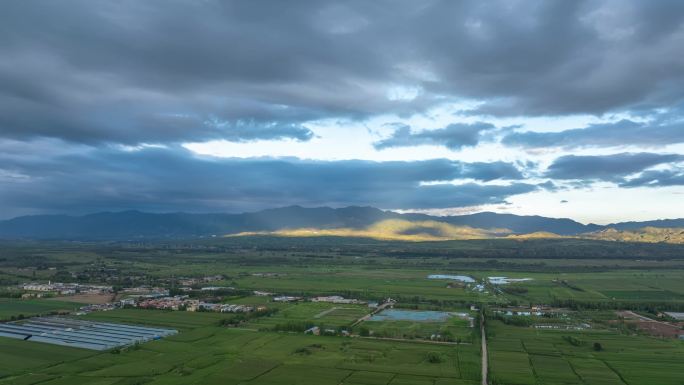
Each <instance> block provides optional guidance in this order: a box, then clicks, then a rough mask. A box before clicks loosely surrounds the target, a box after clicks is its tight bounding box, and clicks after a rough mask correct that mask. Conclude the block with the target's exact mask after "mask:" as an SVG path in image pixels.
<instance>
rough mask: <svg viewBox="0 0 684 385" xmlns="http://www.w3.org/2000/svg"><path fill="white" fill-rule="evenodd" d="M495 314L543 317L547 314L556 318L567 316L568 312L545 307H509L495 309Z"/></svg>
mask: <svg viewBox="0 0 684 385" xmlns="http://www.w3.org/2000/svg"><path fill="white" fill-rule="evenodd" d="M493 312H494V313H495V314H501V315H506V316H524V317H530V316H537V317H541V316H543V315H546V314H553V315H555V316H561V317H563V316H567V314H566V312H565V311H563V310H561V309H552V308H548V307H544V306H530V307H512V306H511V307H507V308H500V309H493Z"/></svg>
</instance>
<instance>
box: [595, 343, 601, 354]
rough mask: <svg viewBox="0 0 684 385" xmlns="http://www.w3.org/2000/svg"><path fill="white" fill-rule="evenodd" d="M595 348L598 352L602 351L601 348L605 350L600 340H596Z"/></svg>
mask: <svg viewBox="0 0 684 385" xmlns="http://www.w3.org/2000/svg"><path fill="white" fill-rule="evenodd" d="M594 350H595V351H597V352H600V351H601V350H603V346H601V343H600V342H594Z"/></svg>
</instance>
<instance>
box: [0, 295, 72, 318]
mask: <svg viewBox="0 0 684 385" xmlns="http://www.w3.org/2000/svg"><path fill="white" fill-rule="evenodd" d="M81 306H83V304H79V303H74V302H67V301H53V300H46V299H9V298H0V321H2V320H8V319H10V318H11V317H17V316H25V317H28V316H34V315H40V314H48V313H50V312H57V311H73V310H75V309H78V308H79V307H81Z"/></svg>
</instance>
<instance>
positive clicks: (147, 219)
mask: <svg viewBox="0 0 684 385" xmlns="http://www.w3.org/2000/svg"><path fill="white" fill-rule="evenodd" d="M392 220H395V222H392ZM388 221H389V222H388ZM402 221H403V222H402ZM406 222H414V223H413V224H411V225H407V224H406ZM426 223H429V225H426ZM379 224H382V225H381V226H380V225H379ZM373 226H376V227H375V228H373ZM378 226H380V227H378ZM393 226H394V227H393ZM396 226H398V227H400V228H401V229H397V228H395V227H396ZM402 226H403V227H402ZM645 226H651V227H656V228H661V227H668V228H670V227H680V226H681V227H684V219H673V220H660V221H650V222H626V223H618V224H613V225H610V226H599V225H594V224H589V225H584V224H582V223H579V222H576V221H573V220H571V219H567V218H546V217H541V216H520V215H513V214H496V213H490V212H483V213H477V214H471V215H458V216H445V217H438V216H430V215H425V214H410V213H409V214H400V213H396V212H392V211H384V210H380V209H377V208H374V207H358V206H351V207H344V208H330V207H316V208H305V207H300V206H290V207H283V208H276V209H269V210H262V211H258V212H253V213H241V214H187V213H167V214H153V213H144V212H140V211H122V212H103V213H96V214H90V215H83V216H68V215H34V216H24V217H18V218H14V219H10V220H5V221H0V238H4V239H74V240H99V239H101V240H108V239H111V240H121V239H159V238H192V237H207V236H212V235H216V236H223V235H229V234H238V233H274V232H280V233H281V234H284V233H286V232H288V231H289V232H291V233H292V231H295V230H297V231H300V232H301V231H321V230H326V231H328V230H336V232H337V233H343V232H344V231H347V232H350V231H355V232H357V233H359V232H366V233H368V232H376V233H378V232H379V233H385V235H387V234H396V233H397V231H407V232H408V233H406V234H403V235H402V236H403V237H404V238H407V237H408V238H411V237H410V236H411V235H414V236H413V237H412V238H419V237H420V236H426V237H427V236H430V237H432V238H436V239H443V238H449V237H451V238H450V239H465V234H469V235H468V237H471V236H472V237H476V238H479V237H485V236H486V237H494V236H501V235H509V234H513V235H516V234H517V235H523V234H532V233H538V234H535V235H529V236H528V237H535V238H538V237H543V236H544V234H548V235H549V237H551V235H553V234H557V235H560V236H577V235H579V234H584V233H595V232H598V231H601V230H606V229H608V228H615V229H617V230H628V229H637V228H641V227H645ZM380 228H382V230H381V229H380ZM390 228H391V230H390ZM466 229H469V230H466ZM493 229H498V230H493ZM343 230H344V231H343ZM411 232H415V234H421V235H420V236H419V235H415V234H411ZM430 234H432V235H430ZM449 234H450V235H449ZM523 238H524V237H523ZM392 239H394V238H392Z"/></svg>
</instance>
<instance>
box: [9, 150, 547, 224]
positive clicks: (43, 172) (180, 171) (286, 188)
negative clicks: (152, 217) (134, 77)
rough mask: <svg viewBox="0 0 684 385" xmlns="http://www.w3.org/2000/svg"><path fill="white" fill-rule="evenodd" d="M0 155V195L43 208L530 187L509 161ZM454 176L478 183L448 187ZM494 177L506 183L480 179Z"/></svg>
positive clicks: (380, 201)
mask: <svg viewBox="0 0 684 385" xmlns="http://www.w3.org/2000/svg"><path fill="white" fill-rule="evenodd" d="M2 158H4V159H2V161H3V164H4V166H3V167H5V168H4V174H3V170H0V181H2V183H3V186H4V188H3V189H2V191H0V200H2V201H3V202H4V203H5V204H6V205H12V206H13V207H24V208H36V207H38V208H41V209H45V210H67V211H86V212H88V211H97V210H104V209H125V208H139V209H148V210H150V209H151V210H156V211H160V210H161V211H177V210H180V211H184V210H185V211H195V210H205V211H206V210H212V209H213V210H229V211H236V210H237V211H239V210H244V209H259V208H266V207H273V206H279V205H287V204H297V203H301V202H307V203H308V204H313V205H333V206H346V205H375V206H378V207H386V208H397V209H402V208H439V207H458V206H470V205H478V204H485V203H501V202H504V201H505V199H506V198H507V197H509V196H511V195H515V194H521V193H525V192H530V191H533V190H535V189H536V186H534V185H532V184H529V183H523V182H520V181H517V180H518V179H520V178H522V175H521V174H520V172H519V171H518V170H517V169H516V168H515V167H514V166H512V165H510V164H504V163H495V164H486V163H463V162H458V161H449V160H446V159H435V160H430V161H423V162H370V161H361V160H356V161H338V162H322V161H303V160H297V159H279V160H275V159H207V158H200V157H197V156H194V155H193V154H191V153H190V152H188V151H183V150H181V149H160V148H147V149H142V150H138V151H132V152H122V151H115V150H112V151H96V152H87V153H83V154H80V155H66V156H59V157H56V158H53V159H50V160H39V159H34V160H33V161H30V162H28V161H25V160H16V159H12V158H8V157H2ZM3 175H4V176H3ZM28 175H30V176H31V177H28ZM459 178H469V179H474V180H476V181H480V183H477V182H469V183H465V184H460V185H454V184H450V183H448V182H449V181H451V180H454V179H459ZM496 179H501V180H509V182H507V183H504V184H498V185H488V184H482V183H481V182H483V181H491V180H496ZM425 182H438V183H435V184H425ZM54 197H59V199H54ZM37 205H42V206H37Z"/></svg>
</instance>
